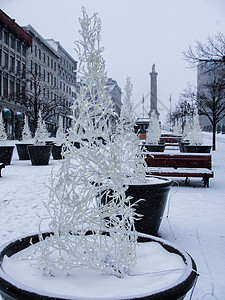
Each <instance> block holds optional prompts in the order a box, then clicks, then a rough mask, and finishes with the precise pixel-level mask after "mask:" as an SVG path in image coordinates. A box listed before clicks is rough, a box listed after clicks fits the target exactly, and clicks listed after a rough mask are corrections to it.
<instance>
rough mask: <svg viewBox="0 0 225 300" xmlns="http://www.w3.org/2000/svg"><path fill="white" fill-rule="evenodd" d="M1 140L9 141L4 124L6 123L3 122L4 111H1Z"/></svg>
mask: <svg viewBox="0 0 225 300" xmlns="http://www.w3.org/2000/svg"><path fill="white" fill-rule="evenodd" d="M0 141H1V142H5V141H7V134H6V131H5V126H4V123H3V117H2V113H1V116H0Z"/></svg>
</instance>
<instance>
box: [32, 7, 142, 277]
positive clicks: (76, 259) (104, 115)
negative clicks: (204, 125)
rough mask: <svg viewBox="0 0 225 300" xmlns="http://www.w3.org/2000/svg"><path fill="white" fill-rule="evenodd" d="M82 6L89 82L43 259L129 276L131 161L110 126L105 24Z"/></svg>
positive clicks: (59, 180)
mask: <svg viewBox="0 0 225 300" xmlns="http://www.w3.org/2000/svg"><path fill="white" fill-rule="evenodd" d="M82 12H83V18H82V19H80V20H79V21H80V26H81V29H80V30H79V32H80V35H81V39H80V40H79V41H78V42H76V48H77V54H78V58H79V72H78V74H79V76H80V79H81V83H82V84H81V87H80V92H79V94H78V95H77V99H76V100H75V102H74V104H73V116H74V121H75V122H74V126H73V128H72V129H71V130H69V133H68V136H67V141H66V144H65V146H66V147H65V149H66V150H65V152H64V154H63V155H64V157H65V159H64V160H63V161H62V165H61V168H60V170H59V173H58V174H57V176H55V177H54V176H52V183H51V186H50V198H49V201H48V202H47V203H46V204H45V205H46V208H47V210H48V211H49V218H50V223H49V227H50V230H52V231H53V232H54V235H52V236H51V237H49V238H47V239H45V240H44V241H43V242H42V243H41V246H40V247H41V248H40V252H39V254H40V255H39V258H38V261H39V265H41V267H42V268H43V269H44V270H45V271H46V272H49V273H53V272H54V271H55V270H57V269H58V270H60V272H61V270H65V271H68V270H69V269H71V268H74V267H85V268H87V267H88V268H93V269H95V270H100V271H101V272H102V273H105V274H109V275H116V276H118V277H123V276H125V275H126V274H129V272H130V270H131V269H132V267H133V266H134V264H135V262H136V251H135V248H136V240H137V233H136V231H135V228H134V216H135V214H134V210H133V208H132V207H131V205H130V203H129V198H127V197H126V195H125V191H126V189H127V188H128V186H127V185H126V184H125V179H126V178H125V176H124V173H123V172H122V164H123V163H124V162H121V160H120V154H121V153H119V150H118V149H117V147H116V143H114V136H113V135H112V130H111V129H112V126H111V123H110V118H111V116H112V115H113V104H112V102H111V97H110V94H109V91H108V90H107V88H106V82H107V74H106V71H105V62H104V59H103V58H102V56H101V54H102V51H103V48H102V47H100V31H101V22H100V19H98V18H97V15H96V14H94V15H93V16H92V17H89V16H88V15H87V13H86V10H85V9H84V8H82ZM75 141H76V142H79V143H80V145H81V147H80V149H78V148H76V147H74V142H75ZM103 141H104V142H103ZM88 232H91V233H92V234H91V235H87V233H88ZM103 232H107V235H104V234H102V233H103Z"/></svg>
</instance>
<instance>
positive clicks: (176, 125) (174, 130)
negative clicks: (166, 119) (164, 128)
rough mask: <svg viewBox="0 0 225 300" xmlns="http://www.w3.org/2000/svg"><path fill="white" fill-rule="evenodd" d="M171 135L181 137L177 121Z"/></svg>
mask: <svg viewBox="0 0 225 300" xmlns="http://www.w3.org/2000/svg"><path fill="white" fill-rule="evenodd" d="M173 134H174V135H176V136H179V135H182V132H181V126H180V125H179V124H178V120H175V125H174V128H173Z"/></svg>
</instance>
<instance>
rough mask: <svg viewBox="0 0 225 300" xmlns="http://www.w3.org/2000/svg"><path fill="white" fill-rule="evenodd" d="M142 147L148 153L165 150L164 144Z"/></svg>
mask: <svg viewBox="0 0 225 300" xmlns="http://www.w3.org/2000/svg"><path fill="white" fill-rule="evenodd" d="M144 147H145V148H146V150H147V151H148V152H164V150H165V144H164V143H162V144H158V145H147V144H145V145H144V146H143V148H144Z"/></svg>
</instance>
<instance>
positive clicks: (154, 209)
mask: <svg viewBox="0 0 225 300" xmlns="http://www.w3.org/2000/svg"><path fill="white" fill-rule="evenodd" d="M146 178H149V179H150V178H152V179H153V180H154V183H153V182H151V180H149V182H148V183H145V184H129V183H128V185H129V187H128V189H127V190H126V192H125V193H126V196H127V197H128V196H131V197H132V199H131V200H130V203H131V204H133V203H134V202H136V201H138V200H139V199H144V200H142V201H139V202H138V203H137V206H135V210H136V212H137V213H138V214H141V215H142V217H141V219H140V220H136V221H135V229H136V230H137V231H138V232H141V233H146V234H151V235H157V233H158V230H159V227H160V225H161V222H162V219H163V215H164V211H165V207H166V202H167V198H168V194H169V191H170V187H171V185H172V181H171V180H169V179H167V178H162V177H157V176H146ZM157 181H158V182H157ZM109 197H110V193H109ZM109 199H110V198H109ZM101 202H102V203H105V202H106V197H105V193H103V194H102V196H101Z"/></svg>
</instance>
